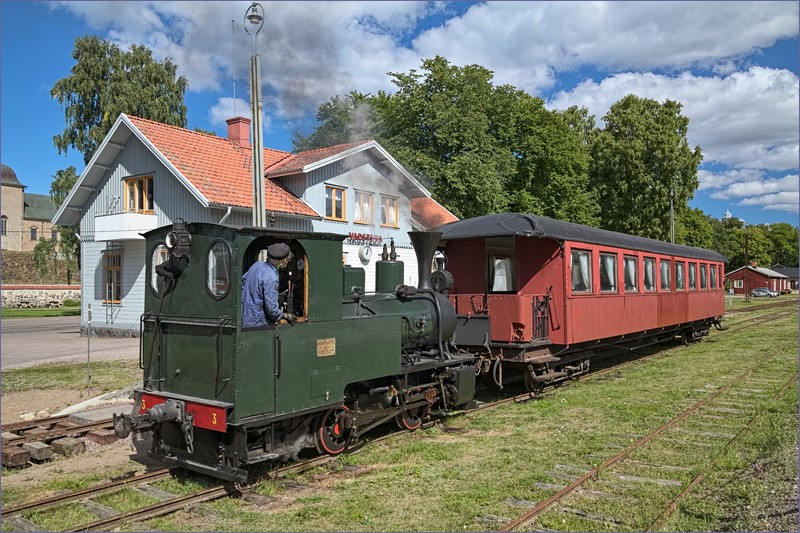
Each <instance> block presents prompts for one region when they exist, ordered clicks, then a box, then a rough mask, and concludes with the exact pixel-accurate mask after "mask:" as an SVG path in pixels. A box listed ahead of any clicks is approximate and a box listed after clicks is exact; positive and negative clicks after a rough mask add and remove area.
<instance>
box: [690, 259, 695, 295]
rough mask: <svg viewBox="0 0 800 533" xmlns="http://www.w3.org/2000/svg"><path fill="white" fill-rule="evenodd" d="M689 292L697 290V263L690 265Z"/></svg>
mask: <svg viewBox="0 0 800 533" xmlns="http://www.w3.org/2000/svg"><path fill="white" fill-rule="evenodd" d="M689 290H692V291H694V290H697V263H689Z"/></svg>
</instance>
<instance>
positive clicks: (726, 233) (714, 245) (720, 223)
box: [676, 217, 744, 271]
mask: <svg viewBox="0 0 800 533" xmlns="http://www.w3.org/2000/svg"><path fill="white" fill-rule="evenodd" d="M708 221H709V223H710V224H711V245H710V248H711V249H712V250H716V251H717V252H719V253H721V254H722V255H724V256H725V257H727V258H728V260H729V261H730V263H728V265H727V266H726V267H725V269H726V270H727V271H731V270H735V269H737V268H739V267H740V266H743V265H744V255H743V250H744V238H743V237H744V231H742V228H743V226H744V225H743V224H742V221H741V220H739V219H738V218H730V219H727V220H719V219H716V218H713V217H708ZM676 230H677V228H676ZM737 261H738V262H737Z"/></svg>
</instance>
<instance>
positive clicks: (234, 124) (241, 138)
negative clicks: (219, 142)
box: [225, 117, 250, 148]
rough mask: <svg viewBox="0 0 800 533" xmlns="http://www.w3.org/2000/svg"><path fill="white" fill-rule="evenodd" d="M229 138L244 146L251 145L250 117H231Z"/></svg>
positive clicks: (229, 120) (228, 121)
mask: <svg viewBox="0 0 800 533" xmlns="http://www.w3.org/2000/svg"><path fill="white" fill-rule="evenodd" d="M225 122H227V123H228V140H229V141H233V142H235V143H236V144H238V145H239V146H242V147H244V148H249V147H250V119H249V118H244V117H234V118H229V119H228V120H226V121H225Z"/></svg>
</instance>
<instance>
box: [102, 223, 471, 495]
mask: <svg viewBox="0 0 800 533" xmlns="http://www.w3.org/2000/svg"><path fill="white" fill-rule="evenodd" d="M145 237H146V239H147V247H146V249H147V254H148V255H147V258H148V263H149V265H150V266H149V268H148V271H147V277H146V281H147V284H148V287H149V289H148V291H147V295H146V299H145V313H144V314H143V315H142V320H141V343H140V366H141V368H142V371H143V380H144V383H143V387H142V389H140V390H137V391H136V405H135V408H134V410H133V412H132V413H131V415H125V416H121V417H115V421H114V426H115V431H116V433H117V434H118V435H119V436H126V435H127V434H128V433H130V431H131V430H132V429H133V428H137V429H146V428H151V429H152V430H153V446H152V449H151V450H150V452H149V454H150V455H151V456H154V457H156V458H157V459H159V460H161V461H163V462H164V463H167V464H174V465H178V466H183V467H185V468H189V469H193V470H197V471H201V472H205V473H208V474H211V475H214V476H217V477H222V478H225V479H233V480H239V481H242V480H244V479H246V477H247V470H246V467H247V465H250V464H253V463H257V462H261V461H265V460H270V459H277V458H288V457H291V456H293V455H296V454H297V453H298V451H299V450H301V449H304V448H308V447H316V448H317V450H319V451H320V452H323V453H333V454H335V453H340V452H341V451H343V450H344V449H346V447H347V446H348V445H349V443H350V441H351V439H352V438H354V437H357V436H358V435H360V434H362V433H364V432H365V431H368V430H369V429H371V428H372V427H375V426H376V425H378V424H380V423H382V422H385V421H386V420H391V419H395V420H396V421H397V423H398V424H399V425H400V427H402V428H407V429H415V428H416V427H419V425H420V424H421V422H422V420H423V418H424V417H425V416H427V414H428V413H429V412H430V411H432V410H437V409H438V410H447V409H450V408H453V407H455V406H458V405H462V404H464V403H466V402H468V401H470V400H471V399H472V396H473V394H474V389H475V384H474V378H475V373H474V368H473V366H472V365H473V362H474V358H473V357H472V356H471V355H469V354H467V353H455V352H453V353H451V351H450V349H449V347H448V342H449V340H450V336H451V335H452V331H453V330H454V328H455V325H454V324H455V313H454V312H453V310H452V308H451V307H450V305H449V302H447V300H446V299H445V298H443V297H442V296H441V295H437V294H435V293H433V292H432V291H430V290H429V289H426V288H425V287H424V286H422V287H420V288H419V290H417V288H413V287H411V288H409V287H406V288H404V290H403V291H402V293H401V294H400V295H393V294H388V293H383V294H374V295H368V297H367V296H364V295H362V296H361V297H358V296H357V295H356V296H351V297H347V298H344V301H343V296H342V287H343V271H342V266H341V257H342V240H343V238H344V236H342V235H333V234H319V233H315V234H311V233H297V232H286V231H278V230H265V229H263V228H231V227H224V226H218V225H213V224H183V223H182V221H176V222H175V224H174V225H173V226H168V227H163V228H159V229H156V230H153V231H151V232H149V233H147V234H146V235H145ZM438 237H439V235H438V234H436V235H433V236H431V235H429V236H427V237H425V239H424V240H426V242H429V244H428V249H429V250H430V253H431V254H432V253H433V249H435V246H436V242H438ZM276 242H285V243H287V244H288V245H289V247H290V249H291V251H292V254H293V255H292V259H291V261H290V264H289V267H288V268H287V269H286V271H285V272H282V273H281V287H280V288H281V299H280V300H281V301H280V304H281V305H282V306H283V307H284V308H285V309H286V310H287V311H290V312H292V313H293V314H294V315H295V316H297V318H298V320H297V323H296V324H294V325H289V324H284V323H279V324H276V325H272V326H265V327H258V328H244V327H242V325H241V301H242V294H241V290H242V289H241V286H242V283H241V278H242V275H243V274H244V273H245V272H246V271H247V270H248V268H249V267H250V266H251V265H252V264H253V263H254V262H255V261H258V260H259V255H260V254H261V253H262V251H263V250H265V249H266V248H267V247H268V246H270V245H271V244H274V243H276ZM423 261H427V264H428V265H430V262H431V260H430V258H427V259H423V260H421V261H420V262H423ZM428 275H429V272H428Z"/></svg>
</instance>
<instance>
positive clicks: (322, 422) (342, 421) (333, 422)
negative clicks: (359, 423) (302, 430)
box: [314, 405, 353, 455]
mask: <svg viewBox="0 0 800 533" xmlns="http://www.w3.org/2000/svg"><path fill="white" fill-rule="evenodd" d="M352 438H353V420H352V418H351V417H350V409H348V408H347V407H345V406H344V405H343V406H341V407H334V408H333V409H330V410H328V411H327V412H325V413H324V414H322V415H321V416H320V417H319V419H318V421H317V425H316V429H315V430H314V444H316V446H317V451H318V452H319V453H327V454H330V455H338V454H340V453H342V452H343V451H344V450H345V449H347V446H348V445H349V444H350V439H352Z"/></svg>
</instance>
